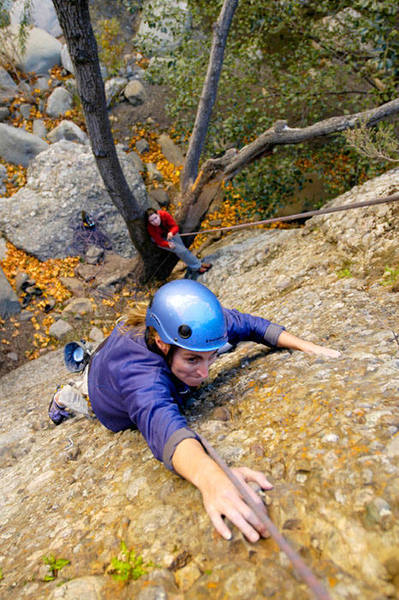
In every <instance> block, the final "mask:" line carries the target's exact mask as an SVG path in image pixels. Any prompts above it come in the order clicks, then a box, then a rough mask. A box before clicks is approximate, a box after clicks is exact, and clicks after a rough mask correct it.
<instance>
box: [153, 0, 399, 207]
mask: <svg viewBox="0 0 399 600" xmlns="http://www.w3.org/2000/svg"><path fill="white" fill-rule="evenodd" d="M189 5H190V9H191V11H192V29H191V31H190V32H188V35H187V36H186V37H185V39H184V40H183V43H182V45H181V47H180V48H179V49H178V50H177V51H175V52H174V55H173V57H169V58H168V59H167V60H164V61H162V63H157V62H156V61H155V64H154V66H153V67H152V68H150V70H149V76H150V77H151V78H152V79H153V80H157V81H158V82H159V81H162V82H164V83H167V84H169V85H170V86H171V88H172V89H173V90H174V93H173V96H172V97H171V99H170V101H169V105H168V109H169V111H170V114H171V116H172V117H173V118H174V119H175V120H176V124H177V125H178V127H179V128H180V132H181V136H182V139H183V138H184V137H185V136H186V135H187V131H191V128H192V125H193V119H194V115H195V109H196V104H197V99H198V97H199V95H200V93H201V86H202V82H203V79H204V76H205V72H206V68H207V62H208V57H209V47H210V36H209V34H208V33H207V32H209V30H210V28H211V26H212V23H213V22H214V21H215V19H216V18H217V15H218V13H219V11H220V7H221V5H222V2H221V1H220V0H219V1H218V2H214V3H210V2H207V1H206V0H190V1H189ZM157 64H158V67H157ZM398 68H399V33H398V29H397V10H396V6H395V4H394V3H393V1H392V0H389V1H388V0H384V1H371V0H369V1H368V0H358V1H355V2H345V1H335V2H334V1H330V0H329V1H322V2H314V1H312V0H302V1H301V0H280V1H277V2H276V1H274V0H273V1H271V0H268V1H265V0H241V1H240V3H239V5H238V8H237V12H236V14H235V17H234V20H233V23H232V27H231V30H230V33H229V38H228V42H227V48H226V53H225V60H224V66H223V71H222V74H221V79H220V84H219V93H218V100H217V102H216V106H215V110H214V113H213V118H212V121H211V123H210V126H209V130H208V136H207V142H206V145H205V149H204V153H203V158H207V157H211V156H215V155H216V156H217V155H220V154H222V153H223V152H224V151H225V150H226V149H227V148H229V147H236V148H240V147H242V146H244V145H245V144H247V143H248V142H250V141H252V140H254V139H255V138H256V137H257V136H258V135H260V133H261V132H263V131H264V130H265V129H268V128H269V127H271V126H272V124H273V123H274V122H275V121H276V120H277V119H284V120H287V122H288V124H289V126H290V127H305V126H307V125H309V124H311V123H313V122H315V121H319V120H322V119H325V118H328V117H330V116H332V115H334V114H350V113H354V112H357V111H360V110H365V109H367V108H370V107H371V106H375V105H378V104H381V103H383V102H386V101H388V100H391V99H392V98H395V97H396V94H397V92H396V86H397V84H398V73H399V71H398ZM344 144H345V142H344V141H343V140H342V139H339V138H338V137H336V138H335V139H334V140H331V139H330V140H329V150H328V152H329V153H330V154H335V155H337V156H342V152H343V151H344V152H345V156H346V158H347V159H348V160H347V161H344V162H346V163H347V162H349V163H352V166H353V168H351V169H348V170H351V171H352V175H351V176H350V177H344V178H342V182H343V185H342V186H341V189H338V190H337V189H336V188H335V186H333V187H332V188H331V189H330V188H329V185H328V180H327V186H326V191H327V194H328V193H329V192H330V194H333V193H336V192H337V191H338V192H339V191H343V189H345V188H346V186H347V185H353V184H356V183H358V182H359V181H360V180H361V179H364V178H367V176H368V175H369V176H372V175H374V174H375V169H374V167H375V165H372V168H373V170H371V169H370V172H369V173H368V170H369V166H368V165H367V161H361V164H359V159H358V157H357V156H356V154H355V153H354V152H353V151H351V150H350V149H348V148H346V149H345V150H344ZM303 153H305V154H306V155H307V159H308V163H307V164H308V168H307V169H304V168H303V161H302V167H301V168H298V167H297V166H296V165H297V164H300V163H301V161H300V159H301V157H302V158H303ZM325 154H326V151H325V148H324V147H323V144H322V143H320V142H319V143H318V144H317V145H312V146H311V147H307V148H304V147H303V146H301V147H295V148H288V147H286V148H284V149H280V150H279V151H278V152H277V153H274V154H273V155H272V156H269V157H268V158H267V160H264V161H262V165H256V166H255V165H253V166H251V167H250V169H248V171H246V172H245V174H244V175H240V176H239V177H238V178H236V179H235V181H234V183H233V185H235V186H236V188H238V189H239V190H240V192H241V193H242V194H243V195H245V196H246V197H248V195H251V196H252V197H257V198H259V202H258V208H259V209H260V210H261V211H263V210H266V209H267V207H269V208H274V207H276V206H278V204H279V203H281V202H282V201H283V200H284V198H289V197H290V196H292V194H293V193H294V191H295V190H296V189H298V187H299V188H300V187H301V186H303V185H304V184H305V183H306V181H307V179H309V177H311V176H312V174H313V173H314V172H315V171H317V169H318V165H319V163H320V162H322V161H321V159H322V158H323V157H325ZM379 168H380V170H383V169H385V168H386V165H385V164H384V163H380V165H379ZM354 173H355V174H357V176H358V178H357V177H356V176H355V175H354Z"/></svg>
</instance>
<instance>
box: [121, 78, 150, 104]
mask: <svg viewBox="0 0 399 600" xmlns="http://www.w3.org/2000/svg"><path fill="white" fill-rule="evenodd" d="M123 93H124V95H125V98H126V99H127V100H128V101H129V102H130V104H132V105H133V106H140V104H144V102H145V101H146V99H147V94H146V91H145V89H144V86H143V84H142V83H141V81H138V80H136V79H135V80H133V81H130V82H129V83H128V84H127V86H126V87H125V91H124V92H123Z"/></svg>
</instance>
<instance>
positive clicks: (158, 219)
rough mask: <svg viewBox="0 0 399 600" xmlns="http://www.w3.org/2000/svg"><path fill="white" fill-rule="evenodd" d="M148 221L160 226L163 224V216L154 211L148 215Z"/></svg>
mask: <svg viewBox="0 0 399 600" xmlns="http://www.w3.org/2000/svg"><path fill="white" fill-rule="evenodd" d="M148 222H149V223H150V224H151V225H154V226H155V227H159V226H160V224H161V217H160V216H159V214H158V213H152V215H150V216H149V217H148Z"/></svg>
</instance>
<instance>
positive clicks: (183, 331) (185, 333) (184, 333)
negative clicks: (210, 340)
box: [177, 325, 192, 340]
mask: <svg viewBox="0 0 399 600" xmlns="http://www.w3.org/2000/svg"><path fill="white" fill-rule="evenodd" d="M177 332H178V334H179V335H180V337H181V338H183V340H187V339H188V338H189V337H191V334H192V330H191V327H189V325H180V327H179V329H178V330H177Z"/></svg>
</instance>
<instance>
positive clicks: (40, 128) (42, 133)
mask: <svg viewBox="0 0 399 600" xmlns="http://www.w3.org/2000/svg"><path fill="white" fill-rule="evenodd" d="M32 133H33V135H37V136H38V137H40V138H45V137H46V135H47V128H46V126H45V124H44V121H43V119H34V121H33V124H32Z"/></svg>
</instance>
